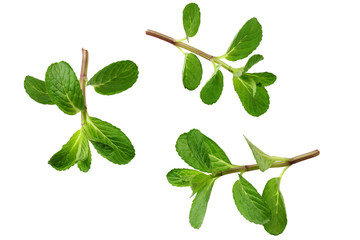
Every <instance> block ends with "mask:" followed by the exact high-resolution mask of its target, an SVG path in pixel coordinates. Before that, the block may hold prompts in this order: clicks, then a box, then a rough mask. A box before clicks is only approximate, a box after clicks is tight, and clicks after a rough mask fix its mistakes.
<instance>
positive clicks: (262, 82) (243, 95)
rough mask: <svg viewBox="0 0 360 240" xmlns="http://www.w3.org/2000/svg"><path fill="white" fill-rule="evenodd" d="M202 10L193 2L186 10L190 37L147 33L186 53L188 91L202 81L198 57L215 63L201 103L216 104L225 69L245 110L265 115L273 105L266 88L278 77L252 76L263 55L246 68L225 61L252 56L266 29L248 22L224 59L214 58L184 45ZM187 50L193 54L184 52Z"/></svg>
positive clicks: (186, 23) (256, 57)
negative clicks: (263, 30)
mask: <svg viewBox="0 0 360 240" xmlns="http://www.w3.org/2000/svg"><path fill="white" fill-rule="evenodd" d="M200 16H201V14H200V9H199V7H198V6H197V4H196V3H190V4H188V5H186V6H185V8H184V10H183V25H184V30H185V35H186V37H184V38H181V39H174V38H172V37H169V36H166V35H164V34H162V33H159V32H156V31H153V30H147V31H146V34H147V35H150V36H153V37H156V38H158V39H161V40H163V41H166V42H168V43H170V44H172V45H174V46H176V47H177V48H179V49H180V50H181V52H182V53H183V54H184V56H185V57H184V67H183V72H182V75H183V76H182V79H183V85H184V87H185V88H186V89H188V90H195V89H196V88H197V87H198V86H199V85H200V81H201V79H202V74H203V70H202V66H201V63H200V60H199V59H198V57H197V56H200V57H203V58H205V59H206V60H209V61H210V62H212V63H213V64H214V66H215V68H214V73H213V74H212V75H211V77H210V79H209V80H208V81H207V83H206V84H205V85H204V87H203V88H202V90H201V92H200V98H201V100H202V101H203V102H204V103H205V104H208V105H211V104H214V103H216V102H217V101H218V99H219V98H220V96H221V93H222V89H223V75H222V72H221V71H220V70H219V69H220V68H221V67H223V68H225V69H226V70H228V71H229V72H230V73H231V74H232V76H233V85H234V89H235V92H236V93H237V95H238V97H239V99H240V101H241V103H242V105H243V107H244V109H245V110H246V111H247V112H248V113H249V114H250V115H252V116H256V117H257V116H260V115H262V114H264V113H265V112H266V111H267V110H268V108H269V105H270V100H269V95H268V92H267V90H266V88H265V87H267V86H269V85H271V84H273V83H274V82H275V80H276V76H275V75H274V74H272V73H268V72H260V73H248V70H250V68H251V67H252V66H254V65H255V64H256V63H258V62H259V61H261V60H263V59H264V57H263V56H261V55H260V54H255V55H253V56H251V57H250V58H249V59H248V61H247V63H246V64H245V66H243V67H239V68H235V67H231V66H230V65H228V64H227V63H225V62H224V61H223V60H222V59H226V60H229V61H232V62H235V61H238V60H241V59H244V58H246V57H248V56H249V55H250V54H251V53H252V52H253V51H255V50H256V48H257V47H258V46H259V44H260V42H261V40H262V27H261V25H260V23H259V21H258V20H257V19H256V18H251V19H250V20H248V21H247V22H246V23H245V24H244V25H243V26H242V27H241V29H240V30H239V32H238V33H237V34H236V36H235V38H234V39H233V41H232V42H231V44H230V46H229V48H228V50H227V51H226V53H225V54H223V55H222V56H218V57H217V56H213V55H211V54H208V53H205V52H203V51H201V50H199V49H197V48H195V47H193V46H190V45H188V44H186V43H184V41H185V40H187V41H189V38H190V37H194V36H195V35H196V33H197V32H198V29H199V26H200ZM182 49H185V50H187V51H189V52H183V51H182Z"/></svg>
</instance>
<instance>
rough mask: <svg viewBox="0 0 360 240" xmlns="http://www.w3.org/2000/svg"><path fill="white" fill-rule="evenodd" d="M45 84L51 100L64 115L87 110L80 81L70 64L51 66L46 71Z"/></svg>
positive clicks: (60, 63)
mask: <svg viewBox="0 0 360 240" xmlns="http://www.w3.org/2000/svg"><path fill="white" fill-rule="evenodd" d="M45 84H46V89H47V91H48V93H49V96H50V98H51V100H52V101H53V102H54V103H55V104H56V105H57V106H58V107H59V108H60V109H61V110H62V111H63V112H64V113H66V114H69V115H74V114H76V113H78V112H80V111H83V110H84V109H85V105H84V98H83V95H82V92H81V89H80V84H79V81H78V79H77V77H76V75H75V72H74V71H73V69H72V68H71V67H70V65H69V64H68V63H66V62H58V63H53V64H51V65H50V66H49V67H48V69H47V71H46V75H45Z"/></svg>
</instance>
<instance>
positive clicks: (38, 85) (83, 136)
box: [24, 50, 138, 172]
mask: <svg viewBox="0 0 360 240" xmlns="http://www.w3.org/2000/svg"><path fill="white" fill-rule="evenodd" d="M84 56H86V57H84ZM87 61H88V57H87V51H86V50H83V63H82V70H81V77H80V80H78V79H77V77H76V74H75V72H74V71H73V69H72V68H71V67H70V65H69V64H68V63H66V62H58V63H53V64H51V65H50V66H49V67H48V69H47V71H46V76H45V82H44V81H41V80H39V79H36V78H34V77H31V76H26V77H25V80H24V88H25V91H26V93H27V94H28V95H29V96H30V97H31V98H32V99H34V100H35V101H37V102H39V103H42V104H56V105H57V106H58V107H59V108H60V109H61V110H62V111H63V112H64V113H66V114H69V115H74V114H76V113H78V112H80V111H81V129H80V130H78V131H77V132H76V133H75V134H74V135H73V136H72V137H71V138H70V140H69V141H68V142H67V143H66V144H65V145H64V146H63V147H62V148H61V150H60V151H58V152H57V153H55V154H54V155H53V156H52V157H51V159H50V160H49V162H48V163H49V164H50V165H51V166H52V167H53V168H55V169H56V170H59V171H62V170H66V169H69V168H70V167H72V166H73V165H75V164H77V166H78V168H79V170H80V171H83V172H88V171H89V169H90V166H91V152H90V146H89V141H90V142H91V143H92V144H93V146H94V147H95V149H96V150H97V151H98V153H99V154H100V155H102V156H103V157H105V158H107V159H108V160H109V161H111V162H113V163H116V164H126V163H129V162H130V161H131V160H132V159H133V158H134V156H135V150H134V147H133V145H132V144H131V142H130V140H129V138H128V137H127V136H126V135H125V134H124V133H123V132H122V131H121V130H120V129H119V128H117V127H115V126H113V125H111V124H110V123H107V122H105V121H102V120H100V119H97V118H93V117H89V115H88V113H87V107H86V105H85V103H86V100H85V88H86V81H87V76H86V75H87ZM137 77H138V68H137V66H136V64H135V63H133V62H132V61H119V62H115V63H112V64H110V65H108V66H107V67H105V68H103V69H102V70H100V71H99V72H97V73H96V74H95V75H94V76H93V78H91V80H90V81H89V82H88V85H92V86H94V88H95V91H96V92H98V93H101V94H105V95H111V94H115V93H119V92H122V91H125V90H126V89H128V88H130V87H131V86H132V85H133V84H134V83H135V82H136V80H137ZM83 93H84V95H83Z"/></svg>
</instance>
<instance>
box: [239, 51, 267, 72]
mask: <svg viewBox="0 0 360 240" xmlns="http://www.w3.org/2000/svg"><path fill="white" fill-rule="evenodd" d="M261 60H264V57H263V56H262V55H260V54H255V55H252V56H251V57H250V58H249V59H248V61H247V63H246V65H245V67H244V73H246V72H247V71H249V69H250V68H251V67H252V66H254V65H255V64H257V63H258V62H260V61H261Z"/></svg>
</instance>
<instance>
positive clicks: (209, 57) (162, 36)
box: [145, 30, 234, 73]
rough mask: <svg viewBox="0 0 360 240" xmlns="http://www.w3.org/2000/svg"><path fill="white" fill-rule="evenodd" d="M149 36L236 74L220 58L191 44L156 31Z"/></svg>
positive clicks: (150, 32)
mask: <svg viewBox="0 0 360 240" xmlns="http://www.w3.org/2000/svg"><path fill="white" fill-rule="evenodd" d="M145 33H146V34H147V35H149V36H152V37H155V38H158V39H160V40H163V41H165V42H168V43H170V44H172V45H174V46H176V47H179V48H183V49H186V50H188V51H190V52H193V53H195V54H197V55H199V56H201V57H203V58H205V59H207V60H209V61H212V62H215V63H217V64H220V65H221V66H222V67H223V68H225V69H226V70H228V71H230V72H231V73H233V72H234V69H233V68H232V67H231V66H229V65H228V64H226V63H224V62H223V61H221V60H220V59H219V58H217V57H214V56H212V55H210V54H208V53H206V52H203V51H201V50H199V49H197V48H195V47H193V46H190V45H189V44H186V43H183V42H180V41H176V40H175V39H174V38H172V37H169V36H166V35H165V34H162V33H159V32H156V31H154V30H147V31H146V32H145Z"/></svg>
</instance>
